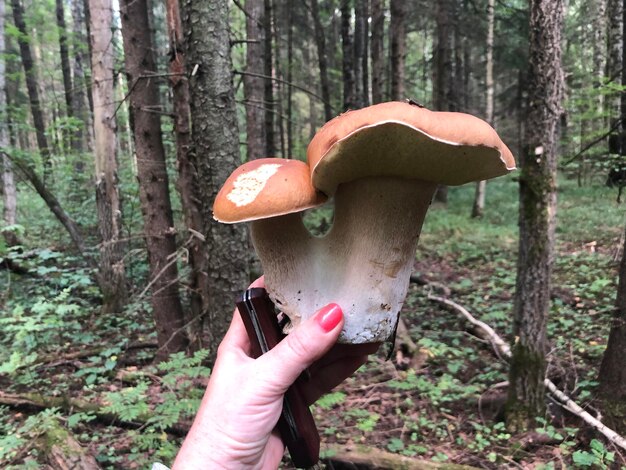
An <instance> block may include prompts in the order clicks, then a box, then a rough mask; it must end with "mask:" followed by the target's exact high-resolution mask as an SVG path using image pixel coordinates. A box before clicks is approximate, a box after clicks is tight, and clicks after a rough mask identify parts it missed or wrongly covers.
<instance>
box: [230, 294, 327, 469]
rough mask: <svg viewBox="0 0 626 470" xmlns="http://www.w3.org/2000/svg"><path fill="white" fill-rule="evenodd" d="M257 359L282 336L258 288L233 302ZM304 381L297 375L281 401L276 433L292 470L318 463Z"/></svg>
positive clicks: (315, 433)
mask: <svg viewBox="0 0 626 470" xmlns="http://www.w3.org/2000/svg"><path fill="white" fill-rule="evenodd" d="M236 305H237V309H238V310H239V313H240V314H241V318H242V320H243V323H244V325H245V327H246V332H247V333H248V337H249V338H250V343H251V345H252V356H253V357H254V358H257V357H259V356H261V355H262V354H265V353H266V352H268V351H269V350H270V349H272V348H273V347H274V346H276V345H277V344H278V343H279V342H280V341H281V340H282V339H283V338H284V337H285V335H284V334H283V333H282V330H281V328H280V326H279V324H278V318H277V315H276V310H275V308H274V303H273V302H272V301H271V300H270V298H269V295H268V294H267V291H266V290H265V289H263V288H262V287H253V288H251V289H248V290H246V291H245V292H244V293H243V294H242V295H241V296H239V298H238V299H237V301H236ZM306 380H307V379H306V378H305V376H304V375H300V377H298V379H297V380H296V382H295V383H294V384H293V385H292V386H291V387H289V389H288V390H287V392H286V393H285V398H284V400H283V411H282V413H281V416H280V419H279V420H278V424H277V426H278V430H279V432H280V436H281V438H282V440H283V443H284V444H285V446H287V449H289V454H290V455H291V460H292V461H293V463H294V465H295V466H296V467H304V468H308V467H312V466H313V465H315V464H316V463H317V462H318V461H319V454H320V436H319V433H318V431H317V427H316V426H315V421H314V419H313V415H312V414H311V411H310V410H309V407H308V405H307V404H306V402H305V400H304V394H303V393H302V391H303V388H304V387H305V386H306Z"/></svg>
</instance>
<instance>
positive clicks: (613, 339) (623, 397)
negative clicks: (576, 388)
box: [598, 9, 626, 435]
mask: <svg viewBox="0 0 626 470" xmlns="http://www.w3.org/2000/svg"><path fill="white" fill-rule="evenodd" d="M622 14H623V16H624V17H623V18H622V20H623V21H626V9H623V10H622ZM623 24H626V22H623ZM625 38H626V36H622V50H621V52H622V63H626V47H624V46H625V44H624V42H625V41H624V39H625ZM621 83H622V86H624V85H625V84H626V70H624V69H623V68H622V70H621ZM623 95H624V93H622V98H621V103H620V106H621V118H622V126H621V127H622V134H626V97H624V96H623ZM624 243H625V245H626V240H625V242H624ZM624 248H625V249H626V246H625V247H624ZM625 351H626V251H625V250H624V249H623V250H622V260H621V262H620V267H619V283H618V286H617V298H616V302H615V313H614V316H613V324H612V325H611V331H610V333H609V340H608V343H607V346H606V351H604V356H603V357H602V364H601V365H600V374H599V382H600V385H599V387H598V392H599V396H600V401H601V404H602V409H603V411H604V416H605V420H606V422H607V425H608V426H610V427H612V428H613V429H615V430H616V431H617V432H618V433H620V434H622V435H623V434H624V433H626V354H624V352H625Z"/></svg>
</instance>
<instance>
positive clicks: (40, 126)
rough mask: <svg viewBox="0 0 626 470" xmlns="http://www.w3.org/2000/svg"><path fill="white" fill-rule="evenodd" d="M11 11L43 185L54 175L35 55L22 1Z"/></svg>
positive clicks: (17, 1) (16, 0) (12, 0)
mask: <svg viewBox="0 0 626 470" xmlns="http://www.w3.org/2000/svg"><path fill="white" fill-rule="evenodd" d="M11 9H12V10H13V21H14V23H15V27H16V28H17V29H18V31H19V32H20V35H19V36H18V39H17V42H18V44H19V46H20V56H21V58H22V66H23V67H24V75H25V76H26V88H27V89H28V101H29V103H30V111H31V114H32V117H33V124H34V126H35V135H36V137H37V147H38V148H39V153H40V155H41V161H42V162H43V168H44V171H43V180H42V182H43V184H44V185H45V183H46V179H47V178H48V177H49V176H50V175H51V173H52V162H51V161H50V147H49V146H48V138H47V137H46V128H45V124H44V119H43V112H42V109H41V101H40V99H39V87H38V83H39V82H38V79H37V72H36V69H35V62H34V60H33V54H32V51H31V49H30V42H29V40H28V37H29V36H28V31H27V29H26V22H25V21H24V7H23V6H22V3H21V1H20V0H11Z"/></svg>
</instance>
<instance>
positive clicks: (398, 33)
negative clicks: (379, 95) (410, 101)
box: [389, 0, 407, 100]
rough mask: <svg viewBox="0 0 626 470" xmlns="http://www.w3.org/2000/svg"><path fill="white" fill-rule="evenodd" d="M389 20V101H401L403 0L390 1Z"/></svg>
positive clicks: (403, 51)
mask: <svg viewBox="0 0 626 470" xmlns="http://www.w3.org/2000/svg"><path fill="white" fill-rule="evenodd" d="M389 9H390V13H391V18H390V21H389V39H390V41H389V42H390V49H391V77H390V81H391V99H392V100H403V99H405V98H406V96H405V91H404V63H405V61H406V15H407V2H405V1H404V0H391V1H390V6H389Z"/></svg>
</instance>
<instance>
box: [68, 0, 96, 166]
mask: <svg viewBox="0 0 626 470" xmlns="http://www.w3.org/2000/svg"><path fill="white" fill-rule="evenodd" d="M72 17H73V22H72V35H73V51H72V69H73V72H74V88H72V103H73V106H74V113H75V116H76V117H77V118H78V119H79V120H80V121H81V126H79V127H78V129H77V130H76V139H77V140H78V143H77V149H78V151H79V152H84V151H85V150H86V149H89V150H91V149H92V148H93V135H92V132H93V126H92V122H91V114H90V113H88V112H87V107H88V106H89V104H88V102H87V100H88V99H90V100H91V99H92V98H87V94H88V93H89V94H91V80H90V79H89V77H88V76H87V75H86V73H85V67H88V66H89V64H90V63H91V58H90V56H88V55H87V53H90V51H91V42H90V41H89V39H88V38H87V36H86V35H85V32H84V30H83V28H84V25H85V21H86V19H85V9H84V7H83V0H72ZM85 43H89V46H88V47H85ZM85 49H87V50H85ZM76 166H77V167H78V168H77V169H78V170H79V171H80V170H82V166H83V165H82V162H80V161H79V162H78V163H77V164H76Z"/></svg>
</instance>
